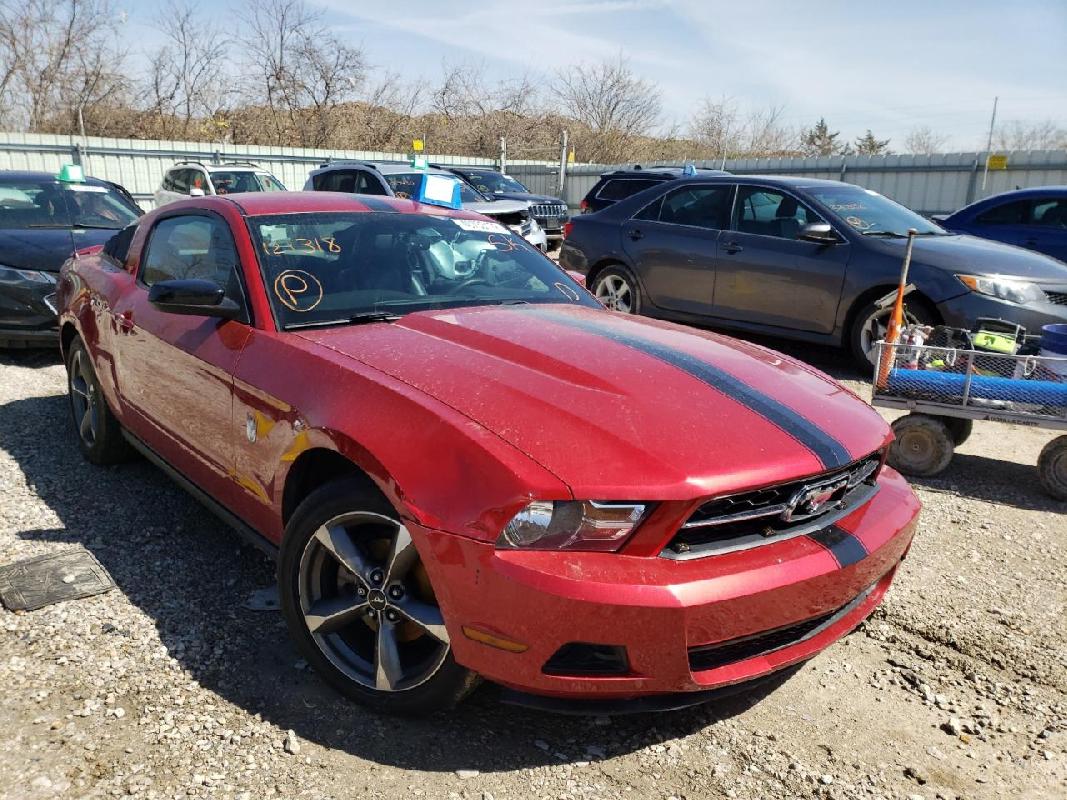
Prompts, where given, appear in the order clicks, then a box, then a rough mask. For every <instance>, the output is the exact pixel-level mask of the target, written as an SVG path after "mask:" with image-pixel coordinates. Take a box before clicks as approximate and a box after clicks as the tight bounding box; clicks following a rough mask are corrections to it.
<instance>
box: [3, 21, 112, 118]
mask: <svg viewBox="0 0 1067 800" xmlns="http://www.w3.org/2000/svg"><path fill="white" fill-rule="evenodd" d="M119 22H120V17H119V15H117V14H116V13H115V10H114V7H113V6H112V4H111V2H110V0H0V43H2V45H3V55H0V91H2V92H3V95H4V96H3V99H4V100H5V101H6V102H5V103H4V106H5V109H6V116H7V118H8V119H9V120H10V119H13V118H17V119H18V120H20V121H21V122H22V123H23V124H25V125H26V126H27V127H28V128H29V129H30V130H44V129H46V128H49V129H52V128H58V129H61V130H67V131H73V130H77V129H78V128H79V120H80V118H81V117H82V115H83V112H84V110H85V109H86V108H87V107H88V106H90V105H93V104H105V103H114V102H116V101H118V100H119V99H120V98H122V99H125V97H124V94H125V91H126V89H127V87H128V81H127V79H126V78H125V76H124V69H123V66H124V53H123V52H122V51H120V50H119V49H118V46H117V44H116V43H117V42H118V41H119V39H120V37H119V36H118V35H116V33H117V30H116V29H117V27H118V25H119ZM9 124H10V123H9Z"/></svg>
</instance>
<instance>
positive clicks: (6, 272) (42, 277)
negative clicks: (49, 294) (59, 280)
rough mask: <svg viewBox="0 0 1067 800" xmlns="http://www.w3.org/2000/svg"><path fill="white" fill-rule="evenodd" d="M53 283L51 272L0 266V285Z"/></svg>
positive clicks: (53, 277)
mask: <svg viewBox="0 0 1067 800" xmlns="http://www.w3.org/2000/svg"><path fill="white" fill-rule="evenodd" d="M26 281H29V282H30V283H55V282H56V275H55V273H53V272H41V271H39V270H36V269H15V268H14V267H5V266H3V265H0V283H25V282H26Z"/></svg>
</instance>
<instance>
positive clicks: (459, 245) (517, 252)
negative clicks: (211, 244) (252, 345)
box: [249, 212, 597, 328]
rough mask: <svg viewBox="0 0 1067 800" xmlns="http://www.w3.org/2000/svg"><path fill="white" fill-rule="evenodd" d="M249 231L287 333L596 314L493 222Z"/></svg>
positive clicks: (354, 220)
mask: <svg viewBox="0 0 1067 800" xmlns="http://www.w3.org/2000/svg"><path fill="white" fill-rule="evenodd" d="M249 227H250V229H251V231H252V235H253V237H254V239H255V243H256V249H257V252H258V255H259V261H260V265H261V267H262V270H263V279H264V282H265V285H266V286H267V294H268V296H269V298H270V302H271V305H272V306H273V309H274V314H275V317H276V319H277V320H278V323H279V326H280V327H282V328H293V327H308V326H311V325H342V324H346V323H349V322H356V321H359V320H358V319H353V318H354V317H358V316H359V315H367V314H375V313H380V314H389V315H397V316H400V315H403V314H407V313H410V312H412V311H424V310H426V309H433V308H454V307H458V306H478V305H497V304H509V303H567V304H572V305H584V306H590V307H593V308H596V307H597V304H596V303H595V301H593V300H592V298H590V297H589V296H588V294H587V293H586V292H585V291H583V290H582V289H581V288H580V287H579V286H578V284H576V283H575V282H574V281H573V280H572V279H571V278H570V276H568V275H567V274H566V273H565V272H564V271H563V270H561V269H560V268H559V267H558V266H557V265H555V264H553V263H552V262H551V261H549V260H548V259H547V258H546V257H545V256H543V255H542V254H541V253H540V252H539V251H538V250H537V249H536V248H534V247H531V246H530V245H529V244H527V243H526V242H525V241H524V240H523V239H522V238H521V237H519V236H517V235H514V234H512V233H511V232H510V231H509V230H508V229H507V228H505V227H504V226H503V225H500V224H499V223H496V222H491V221H489V220H484V219H477V220H472V219H456V218H452V217H445V216H436V215H429V214H396V213H380V212H366V213H351V212H349V213H343V212H339V213H321V214H319V213H315V214H287V215H272V216H263V217H253V218H251V219H250V220H249Z"/></svg>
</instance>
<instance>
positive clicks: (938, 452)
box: [888, 414, 956, 478]
mask: <svg viewBox="0 0 1067 800" xmlns="http://www.w3.org/2000/svg"><path fill="white" fill-rule="evenodd" d="M893 433H895V434H896V437H897V438H896V441H894V442H893V444H892V445H890V447H889V458H888V461H889V466H891V467H893V468H894V469H898V470H900V471H901V472H903V473H904V474H905V475H918V476H920V477H923V478H929V477H931V476H933V475H937V474H938V473H941V472H943V471H944V470H945V467H947V466H948V462H949V461H951V460H952V453H953V451H954V450H955V447H956V446H955V444H953V437H952V431H950V430H949V427H948V426H947V425H946V424H945V421H944V420H943V419H942V418H941V417H931V416H929V415H928V414H908V415H907V416H904V417H901V418H900V419H898V420H896V421H895V422H894V423H893Z"/></svg>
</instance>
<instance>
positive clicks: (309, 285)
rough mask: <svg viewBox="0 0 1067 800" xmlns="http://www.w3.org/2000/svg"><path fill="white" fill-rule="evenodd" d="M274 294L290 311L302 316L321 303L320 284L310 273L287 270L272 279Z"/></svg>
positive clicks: (300, 270) (299, 270)
mask: <svg viewBox="0 0 1067 800" xmlns="http://www.w3.org/2000/svg"><path fill="white" fill-rule="evenodd" d="M274 294H275V295H276V296H277V298H278V299H279V300H280V301H281V302H282V305H284V306H285V307H286V308H288V309H289V310H290V311H298V312H300V313H301V314H302V313H304V312H307V311H311V309H313V308H314V307H315V306H317V305H318V304H319V303H321V302H322V284H321V283H320V282H319V279H318V278H316V277H315V276H314V275H312V274H311V273H310V272H305V271H304V270H302V269H287V270H286V271H285V272H282V273H281V274H279V275H278V277H277V278H275V279H274Z"/></svg>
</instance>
